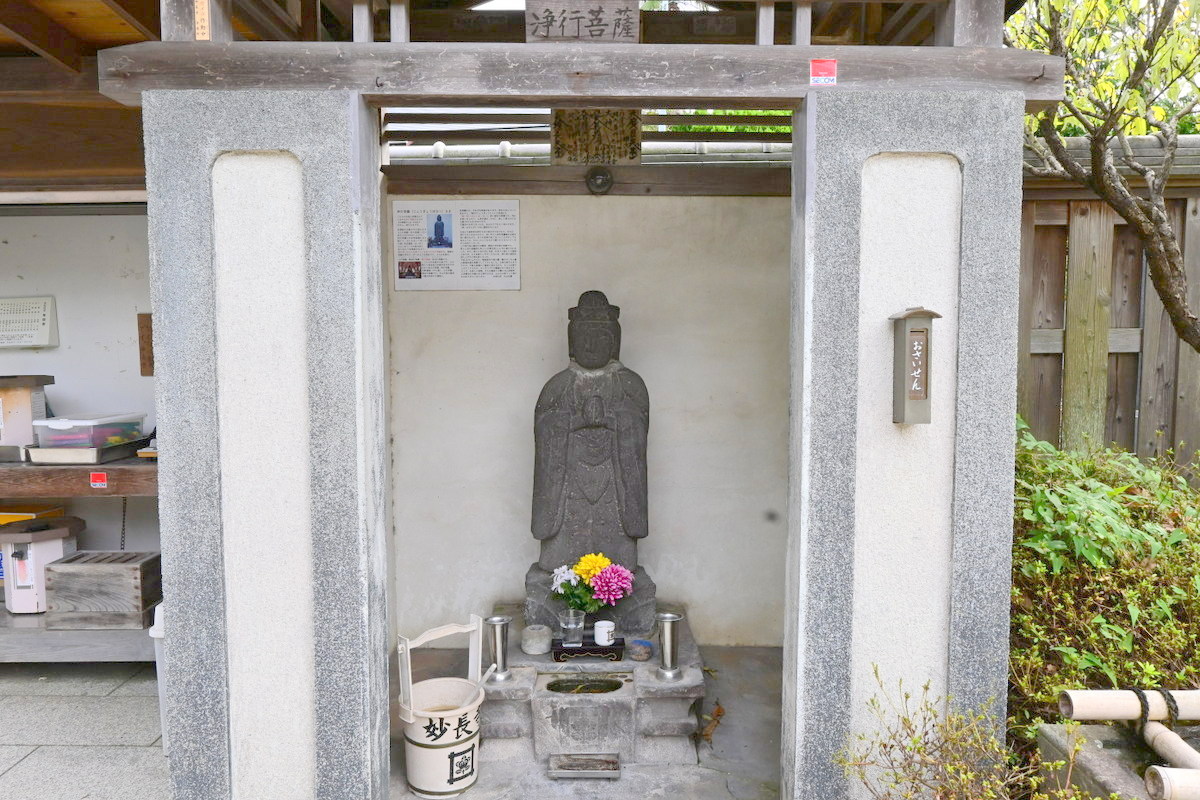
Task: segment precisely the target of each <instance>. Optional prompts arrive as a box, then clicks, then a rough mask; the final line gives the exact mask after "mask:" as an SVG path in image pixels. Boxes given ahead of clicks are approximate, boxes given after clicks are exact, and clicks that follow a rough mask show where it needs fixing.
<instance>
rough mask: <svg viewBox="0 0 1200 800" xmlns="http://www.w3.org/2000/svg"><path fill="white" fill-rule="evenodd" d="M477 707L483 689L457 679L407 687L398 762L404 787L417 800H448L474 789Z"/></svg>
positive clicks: (429, 681) (477, 749) (480, 701)
mask: <svg viewBox="0 0 1200 800" xmlns="http://www.w3.org/2000/svg"><path fill="white" fill-rule="evenodd" d="M482 703H483V689H482V688H481V687H480V686H479V685H477V684H475V683H472V682H471V681H468V680H465V679H463V678H431V679H430V680H427V681H421V682H420V683H414V684H413V687H412V716H413V721H412V722H408V723H405V726H404V758H405V766H406V772H407V774H408V788H409V790H410V791H411V792H412V793H413V794H415V795H416V796H417V797H429V798H441V797H454V796H456V795H459V794H462V793H463V792H465V791H466V790H467V789H469V788H471V787H472V786H474V785H475V779H476V778H477V777H478V772H477V769H476V768H477V763H478V760H479V706H480V705H481V704H482Z"/></svg>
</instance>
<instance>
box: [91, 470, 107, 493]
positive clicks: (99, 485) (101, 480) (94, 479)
mask: <svg viewBox="0 0 1200 800" xmlns="http://www.w3.org/2000/svg"><path fill="white" fill-rule="evenodd" d="M90 480H91V483H92V488H93V489H107V488H108V473H107V472H93V473H91V477H90Z"/></svg>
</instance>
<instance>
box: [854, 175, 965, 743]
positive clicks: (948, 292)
mask: <svg viewBox="0 0 1200 800" xmlns="http://www.w3.org/2000/svg"><path fill="white" fill-rule="evenodd" d="M961 216H962V170H961V168H960V166H959V163H958V161H957V160H956V159H955V158H954V157H952V156H948V155H938V154H928V153H925V154H899V153H887V154H883V155H879V156H875V157H874V158H871V159H868V160H867V162H866V164H865V165H864V166H863V173H862V221H861V232H862V233H861V242H862V250H861V256H860V257H861V272H860V284H859V308H860V322H859V353H858V370H859V371H858V392H859V417H858V429H857V437H856V438H857V447H858V463H857V468H856V476H855V480H856V481H857V483H858V487H859V489H858V492H857V496H858V502H857V505H856V507H855V510H854V513H855V531H854V541H853V547H854V621H853V636H854V648H853V652H854V664H853V682H854V688H853V691H852V694H851V696H852V697H855V698H868V697H871V696H872V695H875V694H878V693H879V690H878V686H877V685H876V682H875V678H874V675H873V666H874V665H876V664H878V665H880V669H881V678H882V680H883V682H884V684H885V686H886V687H887V689H888V690H889V691H890V692H891V693H892V695H893V696H894V697H895V696H898V692H897V689H896V682H897V681H898V680H900V679H903V680H904V683H905V687H906V688H907V689H909V690H912V691H914V692H919V690H920V688H921V686H922V685H923V684H924V683H925V682H926V681H928V682H930V684H931V691H932V693H933V695H934V696H940V695H944V694H945V692H946V670H947V660H948V658H949V651H948V648H949V638H948V637H949V630H950V578H951V575H950V543H951V536H952V526H953V502H952V501H953V497H952V492H953V488H954V432H955V395H956V376H957V368H956V365H957V361H958V264H959V229H960V224H961ZM912 306H925V307H926V308H930V309H932V310H934V311H936V312H938V313H939V314H941V315H942V318H941V319H937V320H934V323H933V331H932V335H931V345H930V351H929V352H930V357H931V361H930V368H929V380H930V383H929V391H930V400H931V416H932V422H931V423H930V424H928V425H897V424H895V423H893V422H892V370H893V340H894V334H893V327H892V321H891V320H889V319H888V317H889V316H891V315H892V314H895V313H897V312H901V311H904V310H905V309H906V308H909V307H912ZM849 544H850V543H849V542H848V543H847V545H848V546H849ZM897 598H903V602H902V603H897V602H896V599H897ZM854 715H855V718H854V730H856V731H868V730H873V729H874V728H875V727H876V725H873V724H872V719H871V717H870V712H869V711H868V710H867V708H866V706H865V704H859V705H857V706H856V707H855V708H854Z"/></svg>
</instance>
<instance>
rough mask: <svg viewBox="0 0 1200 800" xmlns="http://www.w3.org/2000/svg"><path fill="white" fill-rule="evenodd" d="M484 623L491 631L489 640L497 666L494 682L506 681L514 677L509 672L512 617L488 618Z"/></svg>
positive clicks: (493, 674) (493, 675)
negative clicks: (509, 627) (509, 639)
mask: <svg viewBox="0 0 1200 800" xmlns="http://www.w3.org/2000/svg"><path fill="white" fill-rule="evenodd" d="M484 622H485V623H486V624H487V626H488V630H490V631H491V636H490V637H489V638H490V639H491V642H492V658H493V659H494V661H495V664H496V671H495V672H493V673H492V680H494V681H506V680H508V679H509V678H510V677H512V673H511V672H509V671H508V623H510V622H512V617H506V616H499V615H498V616H494V617H488V618H487V619H485V620H484Z"/></svg>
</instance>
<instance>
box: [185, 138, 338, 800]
mask: <svg viewBox="0 0 1200 800" xmlns="http://www.w3.org/2000/svg"><path fill="white" fill-rule="evenodd" d="M212 181H213V227H214V231H213V247H214V252H215V256H214V260H215V263H214V270H215V275H216V322H217V377H218V386H219V390H218V397H219V400H218V414H219V420H220V430H219V431H214V434H215V435H217V436H218V439H219V443H220V453H221V456H220V463H221V524H222V528H223V537H224V559H225V591H226V607H225V617H226V631H227V637H228V638H227V641H228V653H229V656H228V658H229V728H230V740H231V748H232V767H231V769H232V783H233V797H234V798H237V800H261V799H262V798H267V797H278V798H307V797H312V796H313V791H314V781H315V764H314V762H313V754H314V753H315V751H316V736H315V716H316V715H315V702H314V687H313V681H314V677H313V676H314V665H313V607H312V557H313V553H312V537H311V519H310V511H309V495H310V486H309V458H310V453H309V405H308V364H307V323H306V315H307V300H306V287H307V279H306V272H307V267H306V263H305V245H304V233H305V232H304V196H303V175H302V169H301V164H300V162H299V160H298V159H296V157H295V156H293V155H291V154H290V153H283V152H235V153H226V154H225V155H222V156H221V157H219V158H218V159H217V160H216V162H215V163H214V165H213V175H212ZM198 224H199V223H198ZM347 388H348V389H349V387H347Z"/></svg>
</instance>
